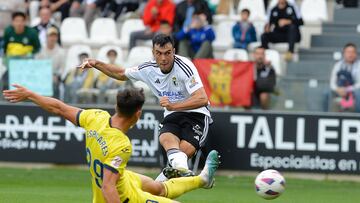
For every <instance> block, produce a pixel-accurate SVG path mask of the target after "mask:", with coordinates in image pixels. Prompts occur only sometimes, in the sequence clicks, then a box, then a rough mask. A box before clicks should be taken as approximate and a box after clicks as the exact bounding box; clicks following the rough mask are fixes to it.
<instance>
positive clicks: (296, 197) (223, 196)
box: [0, 167, 360, 203]
mask: <svg viewBox="0 0 360 203" xmlns="http://www.w3.org/2000/svg"><path fill="white" fill-rule="evenodd" d="M0 174H1V177H0V203H42V202H52V203H72V202H74V203H81V202H91V186H90V184H91V183H90V175H89V174H88V172H87V171H85V170H83V169H73V168H61V167H60V168H50V169H19V168H0ZM152 175H154V174H152ZM253 180H254V177H226V176H219V177H217V178H216V186H215V187H214V188H213V189H211V190H204V189H199V190H196V191H193V192H190V193H187V194H185V195H184V196H182V197H181V198H179V199H178V200H179V201H181V202H184V203H190V202H191V203H192V202H194V203H257V202H259V203H261V202H272V203H281V202H282V203H312V202H313V203H357V202H360V183H357V182H337V181H315V180H298V179H287V186H286V191H285V193H284V194H283V195H282V196H281V197H279V198H278V199H276V200H263V199H261V198H259V197H258V196H257V195H256V194H255V192H254V185H253Z"/></svg>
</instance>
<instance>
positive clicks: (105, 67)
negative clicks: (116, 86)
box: [79, 59, 128, 80]
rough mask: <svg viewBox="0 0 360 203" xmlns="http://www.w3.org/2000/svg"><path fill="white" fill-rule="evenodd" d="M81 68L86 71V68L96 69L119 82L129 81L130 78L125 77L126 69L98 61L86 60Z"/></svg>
mask: <svg viewBox="0 0 360 203" xmlns="http://www.w3.org/2000/svg"><path fill="white" fill-rule="evenodd" d="M79 68H82V69H86V68H96V69H98V70H99V71H101V72H103V73H104V74H106V75H107V76H109V77H112V78H114V79H117V80H127V79H128V78H127V77H126V76H125V68H122V67H119V66H116V65H113V64H107V63H104V62H101V61H98V60H96V59H86V60H85V61H84V62H83V63H82V64H81V65H80V66H79Z"/></svg>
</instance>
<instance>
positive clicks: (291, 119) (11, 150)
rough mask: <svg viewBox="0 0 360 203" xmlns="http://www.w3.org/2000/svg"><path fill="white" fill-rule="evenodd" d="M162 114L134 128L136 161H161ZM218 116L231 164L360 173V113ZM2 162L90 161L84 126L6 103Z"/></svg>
mask: <svg viewBox="0 0 360 203" xmlns="http://www.w3.org/2000/svg"><path fill="white" fill-rule="evenodd" d="M105 110H109V109H105ZM110 112H111V113H112V112H113V111H112V110H110ZM162 113H163V110H162V109H160V108H159V109H148V108H145V109H144V111H143V115H142V117H141V119H140V120H139V122H138V123H137V124H136V125H135V126H134V128H133V129H131V130H130V131H129V132H128V135H129V137H130V140H131V142H132V144H133V154H132V158H131V160H130V162H129V164H130V165H134V166H135V165H136V166H150V167H154V166H160V165H161V162H162V158H161V154H162V153H161V146H160V144H159V141H158V124H159V122H161V120H162V117H163V114H162ZM212 116H213V119H214V123H213V124H212V125H211V127H210V130H209V135H208V141H207V144H206V145H207V146H206V148H207V149H212V148H215V149H217V150H219V152H220V153H221V157H222V158H221V159H222V164H221V168H223V169H232V170H263V169H267V168H274V169H278V170H280V171H299V172H319V173H346V174H358V173H359V172H360V153H359V152H360V117H359V116H356V115H354V114H337V115H330V114H305V113H273V112H272V113H264V112H229V111H225V112H222V111H221V112H220V111H212ZM0 161H16V162H51V163H65V164H78V163H85V147H84V130H83V129H81V128H78V127H75V126H74V125H73V124H71V123H70V122H67V121H66V122H65V120H63V119H61V118H59V117H58V116H55V115H51V114H49V113H47V112H45V111H43V110H40V108H38V107H35V106H32V105H31V106H30V105H29V106H27V105H26V106H24V105H0Z"/></svg>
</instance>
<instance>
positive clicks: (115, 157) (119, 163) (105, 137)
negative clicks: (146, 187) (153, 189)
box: [76, 109, 172, 203]
mask: <svg viewBox="0 0 360 203" xmlns="http://www.w3.org/2000/svg"><path fill="white" fill-rule="evenodd" d="M76 120H77V124H78V126H80V127H82V128H84V129H85V130H86V135H85V137H86V159H87V164H88V166H89V169H90V174H91V176H92V181H91V182H92V191H93V203H106V201H105V198H104V196H103V194H102V191H101V186H102V179H103V175H104V174H103V169H104V168H106V169H109V170H111V171H112V172H114V173H119V180H118V181H117V184H116V189H117V191H118V194H119V197H120V201H121V202H124V203H171V202H172V200H171V199H167V198H165V197H160V196H155V195H152V194H150V193H148V192H144V191H142V189H141V187H142V182H141V178H140V176H139V174H137V173H134V172H131V171H129V170H126V169H125V168H126V165H127V162H128V161H129V159H130V156H131V153H132V146H131V142H130V140H129V138H128V137H127V136H126V135H125V134H124V133H123V132H122V131H120V130H118V129H116V128H112V127H111V116H110V114H109V113H108V112H106V111H103V110H99V109H90V110H81V111H79V113H78V115H77V118H76Z"/></svg>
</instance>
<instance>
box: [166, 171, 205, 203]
mask: <svg viewBox="0 0 360 203" xmlns="http://www.w3.org/2000/svg"><path fill="white" fill-rule="evenodd" d="M163 184H164V186H165V190H166V194H165V197H167V198H170V199H174V198H177V197H179V196H180V195H182V194H184V193H186V192H189V191H191V190H194V189H197V188H200V187H202V186H203V184H204V183H203V180H202V179H201V177H200V176H193V177H182V178H173V179H170V180H168V181H166V182H164V183H163Z"/></svg>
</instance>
